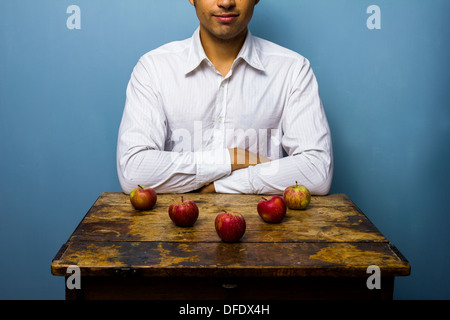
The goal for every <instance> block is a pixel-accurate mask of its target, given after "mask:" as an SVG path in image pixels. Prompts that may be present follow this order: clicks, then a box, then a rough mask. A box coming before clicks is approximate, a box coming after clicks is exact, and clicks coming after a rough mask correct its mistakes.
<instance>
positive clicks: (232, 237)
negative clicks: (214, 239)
mask: <svg viewBox="0 0 450 320" xmlns="http://www.w3.org/2000/svg"><path fill="white" fill-rule="evenodd" d="M215 227H216V231H217V234H218V235H219V237H220V239H222V240H223V241H225V242H236V241H239V240H240V239H241V238H242V236H243V235H244V233H245V227H246V224H245V219H244V216H243V215H242V214H240V213H239V212H226V211H223V212H221V213H219V214H218V215H217V216H216V220H215Z"/></svg>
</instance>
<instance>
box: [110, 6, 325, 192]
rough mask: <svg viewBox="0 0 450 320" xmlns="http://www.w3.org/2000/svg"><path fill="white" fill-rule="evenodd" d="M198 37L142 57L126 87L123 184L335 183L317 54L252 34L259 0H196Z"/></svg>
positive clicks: (251, 186) (228, 188) (279, 187)
mask: <svg viewBox="0 0 450 320" xmlns="http://www.w3.org/2000/svg"><path fill="white" fill-rule="evenodd" d="M189 1H190V3H191V4H192V5H193V6H194V7H195V10H196V13H197V17H198V19H199V22H200V26H199V28H198V29H197V30H196V31H195V32H194V34H193V36H192V37H191V38H189V39H186V40H184V41H176V42H172V43H169V44H166V45H164V46H162V47H160V48H157V49H155V50H153V51H150V52H149V53H147V54H145V55H144V56H142V57H141V59H140V60H139V62H138V64H137V65H136V67H135V68H134V70H133V73H132V75H131V79H130V82H129V84H128V88H127V99H126V104H125V109H124V113H123V118H122V122H121V125H120V129H119V137H118V145H117V169H118V176H119V181H120V184H121V186H122V189H123V191H124V192H125V193H129V192H130V191H131V190H132V188H134V187H135V186H136V185H138V184H141V185H146V186H149V187H153V188H154V189H155V190H156V191H157V192H159V193H183V192H190V191H194V190H200V191H201V192H220V193H255V194H281V193H282V192H283V190H284V189H285V188H286V187H287V186H290V185H293V184H295V182H296V181H298V183H299V184H303V185H305V186H306V187H308V188H309V189H310V191H311V193H312V194H317V195H323V194H327V193H328V192H329V189H330V186H331V180H332V174H333V158H332V145H331V136H330V131H329V127H328V123H327V119H326V116H325V113H324V110H323V107H322V103H321V100H320V97H319V92H318V86H317V81H316V79H315V76H314V74H313V71H312V69H311V68H310V65H309V61H308V60H306V59H305V58H304V57H302V56H301V55H299V54H297V53H295V52H292V51H290V50H288V49H285V48H282V47H280V46H278V45H276V44H273V43H271V42H269V41H266V40H263V39H260V38H257V37H254V36H253V35H251V33H250V32H249V30H248V28H247V25H248V23H249V22H250V20H251V18H252V15H253V10H254V7H255V5H256V4H257V3H258V2H259V0H235V1H232V0H189Z"/></svg>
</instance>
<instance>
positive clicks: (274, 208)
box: [256, 196, 286, 223]
mask: <svg viewBox="0 0 450 320" xmlns="http://www.w3.org/2000/svg"><path fill="white" fill-rule="evenodd" d="M256 209H257V210H258V214H259V216H260V217H261V218H262V219H263V220H264V221H265V222H269V223H280V222H281V221H283V219H284V217H285V216H286V204H285V203H284V200H283V198H282V197H280V196H265V197H262V199H261V200H259V202H258V205H257V206H256Z"/></svg>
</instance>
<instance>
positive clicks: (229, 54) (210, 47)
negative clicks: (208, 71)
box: [200, 27, 248, 77]
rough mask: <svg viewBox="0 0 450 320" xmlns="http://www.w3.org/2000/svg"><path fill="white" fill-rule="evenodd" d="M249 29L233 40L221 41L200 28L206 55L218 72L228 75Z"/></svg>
mask: <svg viewBox="0 0 450 320" xmlns="http://www.w3.org/2000/svg"><path fill="white" fill-rule="evenodd" d="M247 33H248V31H247V29H246V30H245V31H244V32H242V33H241V34H239V35H238V36H237V37H234V38H233V39H227V40H224V39H219V38H217V37H214V36H213V35H211V34H210V33H209V32H208V31H207V30H206V29H203V28H202V27H200V39H201V43H202V46H203V50H205V54H206V56H207V57H208V59H209V60H210V61H211V62H212V64H213V65H214V67H215V68H216V70H217V71H219V72H220V73H221V74H222V75H223V76H224V77H225V76H226V75H227V74H228V72H229V71H230V69H231V66H232V65H233V62H234V59H236V57H237V55H238V54H239V51H240V50H241V48H242V45H243V44H244V41H245V37H246V36H247Z"/></svg>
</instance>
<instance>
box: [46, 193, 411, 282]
mask: <svg viewBox="0 0 450 320" xmlns="http://www.w3.org/2000/svg"><path fill="white" fill-rule="evenodd" d="M179 197H180V195H177V194H161V195H158V201H157V205H156V207H155V208H154V209H152V210H151V211H136V210H134V208H133V207H132V206H131V204H130V201H129V197H128V196H127V195H125V194H123V193H114V192H105V193H103V194H102V195H101V196H100V197H99V198H98V199H97V201H96V202H95V204H94V205H93V206H92V207H91V209H90V210H89V212H88V213H87V214H86V216H85V217H84V219H83V220H82V221H81V222H80V224H79V225H78V227H77V228H76V230H75V231H74V232H73V234H72V236H71V237H70V238H69V240H68V241H67V243H66V244H64V245H63V247H62V248H61V250H60V252H59V253H58V254H57V255H56V256H55V258H54V259H53V261H52V265H51V271H52V274H54V275H57V276H66V270H67V267H68V266H69V265H78V266H79V267H80V268H81V273H82V275H83V276H113V275H118V274H138V275H140V276H158V277H161V276H162V277H169V276H170V277H177V276H182V277H186V276H187V277H211V276H212V277H244V276H256V277H297V276H315V277H323V276H332V277H335V276H344V277H364V276H367V274H366V269H367V267H368V266H369V265H372V264H375V265H377V266H379V267H380V268H381V270H382V272H383V276H390V277H394V276H404V275H408V274H409V272H410V265H409V263H408V261H407V260H406V259H405V258H404V257H403V256H402V255H401V254H400V253H399V252H398V250H397V249H396V248H395V247H394V246H393V245H392V244H391V243H389V241H388V240H387V239H386V238H385V237H384V236H383V235H382V234H381V233H380V232H379V230H378V229H377V228H376V227H375V226H374V225H373V224H372V223H371V222H370V220H369V219H368V218H367V217H366V216H365V215H364V214H363V213H362V212H361V211H360V210H359V209H358V208H357V206H356V205H355V204H354V203H353V202H352V201H351V200H350V199H349V198H348V197H347V196H346V195H344V194H331V195H328V196H313V197H312V200H311V204H310V206H309V207H308V208H307V209H306V210H288V212H287V216H286V218H285V220H284V221H283V222H282V223H280V224H268V223H265V222H263V221H262V220H261V218H260V217H259V215H258V213H257V211H256V205H257V203H258V201H259V200H260V199H261V196H257V195H231V194H200V193H188V194H184V195H183V197H184V198H185V199H190V200H193V201H195V202H196V203H197V205H198V207H199V211H200V215H199V219H198V221H197V222H196V224H195V225H194V226H193V227H189V228H182V227H177V226H175V225H174V224H173V223H172V221H171V220H170V218H169V216H168V212H167V210H168V207H169V205H170V204H171V203H172V201H174V200H175V199H177V198H179ZM221 210H227V211H238V212H240V213H242V214H243V215H244V217H245V219H246V222H247V231H246V233H245V235H244V237H243V238H242V239H241V241H240V242H238V243H231V244H230V243H224V242H222V241H221V240H220V238H219V237H218V236H217V234H216V231H215V229H214V219H215V217H216V215H217V214H218V213H219V212H220V211H221Z"/></svg>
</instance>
